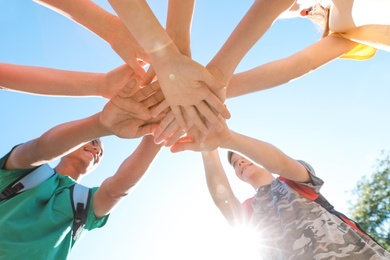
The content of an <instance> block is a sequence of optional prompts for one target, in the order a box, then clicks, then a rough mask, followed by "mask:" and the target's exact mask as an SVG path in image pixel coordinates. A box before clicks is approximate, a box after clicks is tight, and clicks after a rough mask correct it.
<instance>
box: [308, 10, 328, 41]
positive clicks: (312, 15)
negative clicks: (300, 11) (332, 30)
mask: <svg viewBox="0 0 390 260" xmlns="http://www.w3.org/2000/svg"><path fill="white" fill-rule="evenodd" d="M306 17H307V18H308V19H310V20H311V21H312V22H314V23H315V24H317V25H318V26H319V27H320V28H321V29H322V30H323V34H322V38H323V37H326V36H328V35H329V7H323V6H322V5H321V4H316V5H314V6H312V7H311V8H310V10H308V13H307V16H306Z"/></svg>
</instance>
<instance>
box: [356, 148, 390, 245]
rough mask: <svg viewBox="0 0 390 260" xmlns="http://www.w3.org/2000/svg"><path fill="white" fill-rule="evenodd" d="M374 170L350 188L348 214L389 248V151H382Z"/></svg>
mask: <svg viewBox="0 0 390 260" xmlns="http://www.w3.org/2000/svg"><path fill="white" fill-rule="evenodd" d="M381 157H382V158H381V159H378V160H377V163H376V165H375V172H374V173H373V174H372V175H371V176H370V177H367V176H364V177H363V178H362V179H361V180H359V181H358V183H357V185H356V187H355V188H354V189H353V190H352V193H353V194H354V197H355V203H353V205H351V206H350V208H349V211H350V216H351V218H352V219H353V220H355V221H356V222H357V223H359V224H360V226H361V227H362V228H363V229H364V230H365V231H366V232H367V233H368V234H370V235H371V236H372V237H373V238H374V239H375V240H376V241H377V242H378V243H379V244H381V245H382V246H383V247H384V248H386V249H387V250H388V251H389V250H390V152H384V151H383V152H382V156H381Z"/></svg>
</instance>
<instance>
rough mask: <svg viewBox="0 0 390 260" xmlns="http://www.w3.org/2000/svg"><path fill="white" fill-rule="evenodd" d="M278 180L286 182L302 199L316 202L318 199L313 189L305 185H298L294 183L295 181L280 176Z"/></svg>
mask: <svg viewBox="0 0 390 260" xmlns="http://www.w3.org/2000/svg"><path fill="white" fill-rule="evenodd" d="M279 179H280V180H281V181H284V182H286V183H287V184H288V186H290V187H291V188H293V189H294V190H295V191H297V192H298V193H299V194H301V195H302V196H303V197H306V198H308V199H309V200H316V199H317V198H318V193H316V192H315V191H314V190H313V189H311V188H309V187H307V186H305V185H301V184H299V183H296V182H295V181H292V180H289V179H286V178H284V177H282V176H280V177H279Z"/></svg>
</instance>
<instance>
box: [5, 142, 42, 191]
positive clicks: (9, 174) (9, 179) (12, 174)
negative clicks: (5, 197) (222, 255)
mask: <svg viewBox="0 0 390 260" xmlns="http://www.w3.org/2000/svg"><path fill="white" fill-rule="evenodd" d="M16 146H17V145H16ZM16 146H14V147H13V148H12V149H11V150H10V151H9V152H8V153H7V154H6V155H4V156H3V157H2V158H1V159H0V191H2V190H3V189H5V188H6V187H7V186H8V185H10V184H11V183H13V182H15V181H16V180H18V179H20V178H22V177H23V176H25V175H26V174H28V173H30V172H32V171H33V170H34V169H35V168H37V167H35V168H28V169H18V170H5V169H4V166H5V163H6V162H7V160H8V157H9V156H10V154H11V152H12V150H13V149H15V147H16Z"/></svg>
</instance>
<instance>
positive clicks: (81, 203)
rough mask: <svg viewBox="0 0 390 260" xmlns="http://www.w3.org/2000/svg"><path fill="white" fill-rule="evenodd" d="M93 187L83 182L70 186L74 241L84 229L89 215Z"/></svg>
mask: <svg viewBox="0 0 390 260" xmlns="http://www.w3.org/2000/svg"><path fill="white" fill-rule="evenodd" d="M91 193H92V192H91V189H90V188H88V187H85V186H83V185H81V184H77V183H76V184H74V185H73V186H72V187H71V188H70V199H71V201H72V208H73V215H74V218H73V236H72V237H73V241H75V240H76V239H77V238H78V237H79V235H80V234H81V231H82V230H83V228H84V226H85V223H86V221H87V217H88V208H89V201H90V199H89V198H90V197H91Z"/></svg>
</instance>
